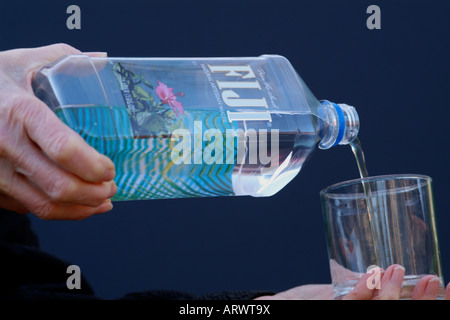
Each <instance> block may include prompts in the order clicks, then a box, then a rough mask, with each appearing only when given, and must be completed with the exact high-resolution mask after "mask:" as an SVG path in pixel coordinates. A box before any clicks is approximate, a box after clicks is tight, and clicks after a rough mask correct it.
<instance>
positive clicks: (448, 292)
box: [445, 282, 450, 300]
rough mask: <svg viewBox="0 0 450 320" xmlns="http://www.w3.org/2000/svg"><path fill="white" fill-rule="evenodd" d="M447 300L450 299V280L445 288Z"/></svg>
mask: <svg viewBox="0 0 450 320" xmlns="http://www.w3.org/2000/svg"><path fill="white" fill-rule="evenodd" d="M445 300H450V282H449V283H448V284H447V287H446V288H445Z"/></svg>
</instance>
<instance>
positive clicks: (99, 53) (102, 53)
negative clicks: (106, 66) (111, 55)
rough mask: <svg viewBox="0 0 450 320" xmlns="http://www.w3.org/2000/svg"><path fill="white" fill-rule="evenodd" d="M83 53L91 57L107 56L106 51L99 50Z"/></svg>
mask: <svg viewBox="0 0 450 320" xmlns="http://www.w3.org/2000/svg"><path fill="white" fill-rule="evenodd" d="M83 54H84V55H86V56H89V57H91V58H106V57H107V56H108V53H107V52H100V51H94V52H83Z"/></svg>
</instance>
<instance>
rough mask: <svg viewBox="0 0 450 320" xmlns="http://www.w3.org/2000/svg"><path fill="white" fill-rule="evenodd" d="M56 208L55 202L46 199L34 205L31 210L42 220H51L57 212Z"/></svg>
mask: <svg viewBox="0 0 450 320" xmlns="http://www.w3.org/2000/svg"><path fill="white" fill-rule="evenodd" d="M55 209H56V206H55V204H54V203H52V202H50V201H44V202H41V203H39V204H36V205H34V207H33V208H32V209H31V212H33V214H34V215H35V216H37V217H38V218H40V219H42V220H50V219H52V217H53V215H54V213H55Z"/></svg>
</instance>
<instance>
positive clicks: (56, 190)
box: [46, 178, 76, 201]
mask: <svg viewBox="0 0 450 320" xmlns="http://www.w3.org/2000/svg"><path fill="white" fill-rule="evenodd" d="M46 192H47V194H48V196H49V197H50V199H52V200H54V201H67V200H69V199H70V198H71V197H73V196H74V195H75V194H76V188H75V186H74V184H73V183H71V182H70V181H67V179H61V178H55V179H50V180H49V182H48V183H47V185H46Z"/></svg>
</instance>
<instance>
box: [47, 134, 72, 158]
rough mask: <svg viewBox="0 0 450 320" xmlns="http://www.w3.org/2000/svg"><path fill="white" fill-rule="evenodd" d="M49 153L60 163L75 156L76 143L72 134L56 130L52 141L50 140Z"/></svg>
mask: <svg viewBox="0 0 450 320" xmlns="http://www.w3.org/2000/svg"><path fill="white" fill-rule="evenodd" d="M47 153H48V154H49V156H50V157H51V158H52V159H53V160H55V161H56V162H59V163H64V162H66V161H67V160H69V159H70V158H72V157H73V155H74V153H75V144H74V142H73V139H72V138H71V136H70V135H66V134H64V133H62V132H56V133H55V134H54V135H53V138H52V140H51V141H49V144H48V148H47Z"/></svg>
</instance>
